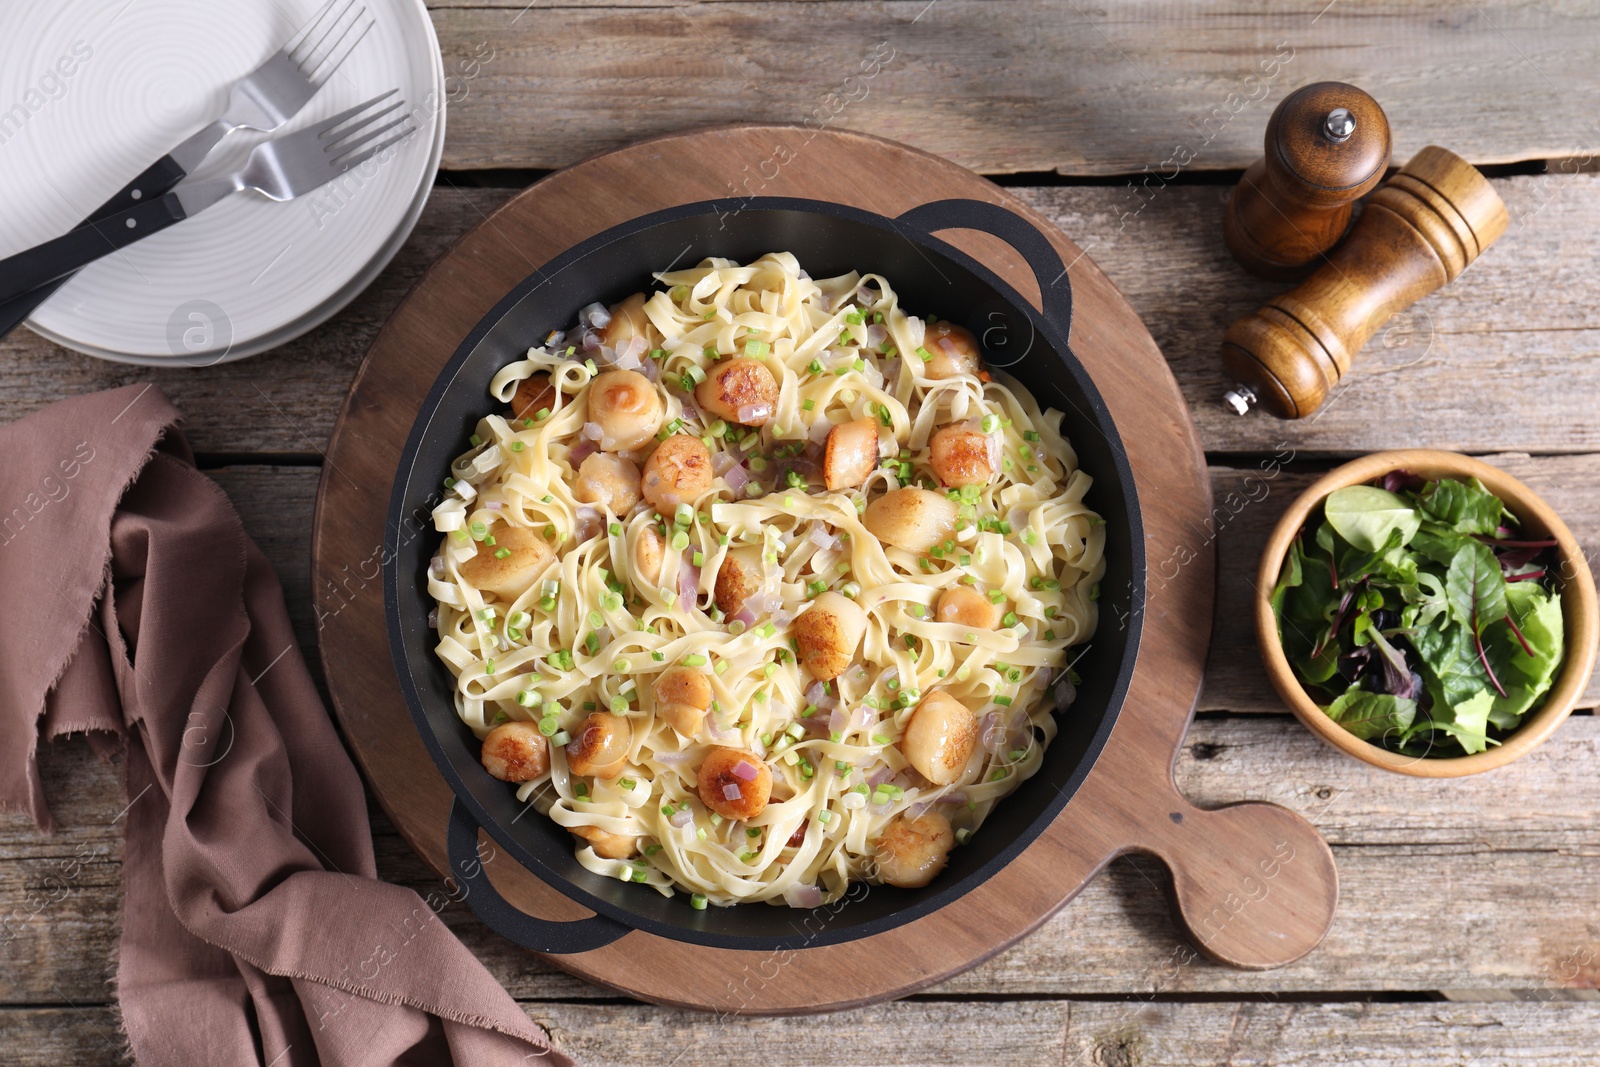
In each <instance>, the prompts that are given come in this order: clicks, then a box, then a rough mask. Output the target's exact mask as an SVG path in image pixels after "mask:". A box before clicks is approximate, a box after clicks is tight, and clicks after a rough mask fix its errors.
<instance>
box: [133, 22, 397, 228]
mask: <svg viewBox="0 0 1600 1067" xmlns="http://www.w3.org/2000/svg"><path fill="white" fill-rule="evenodd" d="M357 2H358V0H328V2H327V3H326V4H324V5H323V6H322V9H321V10H320V11H318V12H317V13H316V14H315V15H314V16H312V18H311V21H309V22H307V23H306V24H305V25H304V26H302V27H301V28H300V32H299V33H297V34H295V35H294V36H293V37H291V38H290V39H289V43H288V44H286V45H284V46H283V47H282V48H280V49H279V50H278V51H276V52H274V53H273V54H272V55H271V56H270V57H269V58H268V59H267V61H266V62H265V63H263V64H261V66H259V67H257V68H256V69H255V70H253V71H251V72H250V73H249V74H246V75H245V76H244V77H243V78H241V79H239V80H238V81H237V82H235V83H234V85H233V88H232V89H231V90H230V91H229V93H228V108H227V110H226V111H224V112H223V113H222V117H221V118H219V119H217V120H216V121H215V122H212V123H210V124H209V125H207V126H206V127H204V128H203V129H201V130H199V131H197V132H196V133H194V134H193V135H192V136H190V137H188V138H187V139H186V140H184V141H183V143H182V144H180V145H178V147H176V148H174V149H173V150H172V151H171V152H169V153H168V154H167V159H171V160H173V161H175V162H176V163H177V164H178V166H179V167H180V168H182V170H183V172H184V174H183V175H179V177H180V178H182V177H183V176H184V175H187V174H188V173H190V172H192V171H193V170H194V168H195V166H196V165H198V164H199V162H200V161H201V160H202V159H204V158H205V157H206V155H207V154H208V153H209V152H210V151H211V149H213V148H215V147H216V145H217V143H218V142H219V141H221V140H222V139H223V138H224V137H226V136H227V135H228V134H230V133H232V132H233V131H234V130H240V129H246V130H259V131H261V132H262V133H271V132H272V131H274V130H276V129H277V128H278V127H280V126H282V125H283V124H284V123H286V122H288V121H289V120H290V119H291V118H293V117H294V116H295V115H296V114H298V113H299V111H300V109H301V108H303V107H305V106H306V103H307V101H309V100H310V99H311V98H312V97H313V96H315V95H317V90H318V89H320V88H322V85H323V83H324V82H326V81H327V80H328V78H329V77H331V76H332V75H333V72H334V71H336V70H338V69H339V65H340V64H341V63H343V62H344V61H345V59H346V58H347V57H349V55H350V53H351V52H352V51H353V50H354V49H355V47H356V45H358V44H360V43H361V39H362V38H363V37H365V36H366V35H367V31H368V30H370V29H372V27H373V20H372V19H370V18H367V17H366V14H367V9H366V7H365V6H363V7H360V8H356V7H355V5H356V4H357ZM352 8H355V14H354V16H353V17H351V18H348V19H347V18H346V16H347V15H350V13H351V9H352ZM352 33H354V34H355V36H354V37H351V34H352ZM335 34H337V36H335ZM313 36H314V37H315V40H313V39H312V38H313ZM324 45H326V46H327V47H326V48H324V47H323V46H324ZM163 162H164V161H163ZM160 166H161V162H158V163H157V164H156V167H160ZM155 169H156V168H155V167H152V168H150V170H155ZM149 173H150V171H149V170H147V171H146V172H145V174H149ZM143 177H145V175H144V174H141V175H140V176H139V178H143ZM139 178H135V179H134V180H133V181H132V182H130V183H129V186H128V189H129V191H130V192H131V193H132V199H134V200H138V199H140V190H139V188H138V183H139ZM168 188H171V186H168ZM160 191H161V192H165V191H166V190H165V189H162V190H160ZM145 195H149V194H148V192H147V193H146V194H145ZM129 206H131V205H129Z"/></svg>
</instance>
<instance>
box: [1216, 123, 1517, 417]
mask: <svg viewBox="0 0 1600 1067" xmlns="http://www.w3.org/2000/svg"><path fill="white" fill-rule="evenodd" d="M1508 221H1509V220H1508V218H1507V215H1506V206H1505V204H1504V203H1503V202H1502V201H1501V199H1500V197H1499V195H1498V194H1497V193H1496V192H1495V191H1494V189H1493V187H1492V186H1491V185H1490V184H1489V180H1488V179H1487V178H1485V177H1484V176H1483V175H1482V174H1480V173H1479V172H1478V171H1477V169H1476V168H1474V167H1473V166H1472V164H1470V163H1468V162H1467V161H1466V160H1464V159H1462V158H1461V157H1460V156H1458V155H1456V154H1455V153H1454V152H1449V151H1446V150H1445V149H1443V148H1439V147H1437V146H1433V145H1430V146H1428V147H1427V148H1424V149H1423V150H1422V151H1420V152H1418V153H1417V154H1416V156H1415V157H1414V158H1413V159H1412V160H1411V162H1409V163H1407V164H1406V165H1405V166H1404V167H1402V168H1401V169H1400V171H1399V173H1397V174H1396V175H1395V176H1394V177H1393V178H1391V179H1390V180H1389V181H1388V183H1387V184H1385V185H1384V186H1383V188H1381V189H1379V190H1378V191H1377V192H1376V193H1374V194H1373V195H1372V199H1371V200H1370V201H1368V202H1367V206H1366V209H1365V210H1364V211H1362V213H1361V219H1360V221H1359V222H1357V223H1356V225H1355V227H1354V228H1353V229H1352V230H1351V231H1350V236H1349V237H1347V238H1345V240H1344V242H1343V243H1342V244H1340V245H1339V247H1338V248H1336V249H1335V250H1334V251H1333V252H1332V253H1330V254H1329V256H1328V261H1327V263H1326V264H1324V265H1323V267H1322V268H1321V269H1319V270H1318V271H1317V272H1316V273H1315V274H1313V275H1311V277H1309V278H1307V279H1306V280H1305V281H1304V282H1302V283H1301V284H1300V285H1299V286H1298V287H1297V288H1295V289H1293V290H1292V291H1290V292H1288V293H1285V294H1284V295H1283V296H1280V297H1277V298H1276V299H1274V300H1272V301H1271V302H1270V303H1268V304H1267V305H1266V306H1265V307H1263V308H1260V309H1258V310H1256V311H1253V312H1251V313H1250V314H1248V315H1246V316H1244V317H1243V318H1241V319H1239V320H1238V321H1237V322H1235V323H1234V324H1233V325H1232V326H1230V327H1228V332H1227V334H1226V335H1225V336H1224V337H1223V341H1222V362H1223V365H1224V366H1226V367H1227V369H1228V373H1229V374H1230V375H1232V377H1233V380H1234V381H1235V382H1236V383H1238V384H1236V385H1235V386H1234V387H1233V389H1232V390H1230V391H1229V392H1228V393H1227V395H1226V396H1225V397H1224V398H1223V399H1224V401H1225V402H1226V403H1227V405H1228V406H1229V407H1230V408H1232V409H1233V410H1234V411H1235V412H1237V413H1238V414H1240V415H1243V414H1245V412H1247V411H1249V410H1250V406H1251V405H1252V404H1254V403H1256V402H1257V401H1259V402H1261V403H1262V404H1264V405H1266V407H1267V409H1268V410H1269V411H1271V412H1272V413H1273V414H1274V415H1277V416H1278V417H1279V418H1284V419H1298V418H1304V417H1305V416H1307V415H1309V414H1311V413H1312V412H1313V411H1315V410H1316V409H1317V407H1318V406H1319V405H1321V403H1322V401H1323V399H1324V398H1325V397H1326V396H1327V395H1328V391H1329V390H1330V389H1332V388H1333V386H1334V385H1336V384H1337V383H1338V381H1339V379H1340V378H1341V377H1343V375H1344V374H1345V372H1347V371H1348V370H1349V369H1350V364H1351V361H1352V360H1354V358H1355V354H1356V353H1357V352H1359V351H1361V346H1362V345H1364V344H1366V342H1367V339H1368V338H1370V337H1371V336H1372V335H1373V334H1374V333H1375V332H1377V330H1378V329H1379V328H1380V327H1381V326H1382V325H1383V324H1384V323H1385V322H1387V321H1388V320H1389V319H1390V318H1391V317H1392V316H1394V315H1395V313H1397V312H1399V311H1402V310H1404V309H1405V308H1408V307H1410V306H1411V305H1412V304H1414V303H1416V302H1417V301H1418V300H1420V299H1422V298H1423V297H1424V296H1427V295H1428V294H1429V293H1431V292H1433V291H1434V290H1435V289H1438V288H1440V287H1442V286H1443V285H1445V284H1446V283H1447V282H1451V281H1454V280H1455V278H1456V277H1457V276H1459V275H1460V274H1461V272H1462V271H1464V270H1466V269H1467V267H1468V266H1469V265H1471V263H1472V262H1473V260H1475V259H1477V258H1478V257H1479V256H1480V255H1482V254H1483V250H1484V249H1486V248H1488V247H1489V246H1490V245H1491V244H1493V243H1494V242H1495V240H1496V239H1497V238H1498V237H1499V236H1500V235H1501V234H1502V233H1505V231H1506V225H1507V223H1508Z"/></svg>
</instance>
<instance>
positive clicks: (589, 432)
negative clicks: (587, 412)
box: [582, 422, 605, 441]
mask: <svg viewBox="0 0 1600 1067" xmlns="http://www.w3.org/2000/svg"><path fill="white" fill-rule="evenodd" d="M582 436H583V439H584V440H586V441H598V440H600V438H602V437H604V436H605V431H604V430H602V429H601V428H600V424H599V423H598V422H586V423H584V424H583V430H582Z"/></svg>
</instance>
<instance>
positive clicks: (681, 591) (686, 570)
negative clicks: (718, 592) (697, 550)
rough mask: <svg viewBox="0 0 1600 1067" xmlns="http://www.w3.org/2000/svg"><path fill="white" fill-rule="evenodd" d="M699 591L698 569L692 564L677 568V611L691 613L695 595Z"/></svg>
mask: <svg viewBox="0 0 1600 1067" xmlns="http://www.w3.org/2000/svg"><path fill="white" fill-rule="evenodd" d="M699 590H700V568H699V567H696V566H695V565H694V564H692V563H689V564H683V565H680V566H679V567H678V610H680V611H693V610H694V601H695V595H696V594H697V593H698V592H699Z"/></svg>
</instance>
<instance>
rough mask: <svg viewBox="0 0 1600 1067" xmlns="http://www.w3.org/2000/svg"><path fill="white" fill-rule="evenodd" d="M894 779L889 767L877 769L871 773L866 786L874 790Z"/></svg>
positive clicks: (892, 771)
mask: <svg viewBox="0 0 1600 1067" xmlns="http://www.w3.org/2000/svg"><path fill="white" fill-rule="evenodd" d="M893 777H894V770H893V769H892V768H889V767H879V768H878V769H877V770H875V771H873V772H872V777H871V778H868V779H867V784H868V785H870V786H872V787H873V788H874V789H876V788H877V787H878V786H880V785H882V784H883V783H884V782H887V781H888V780H889V779H891V778H893Z"/></svg>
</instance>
